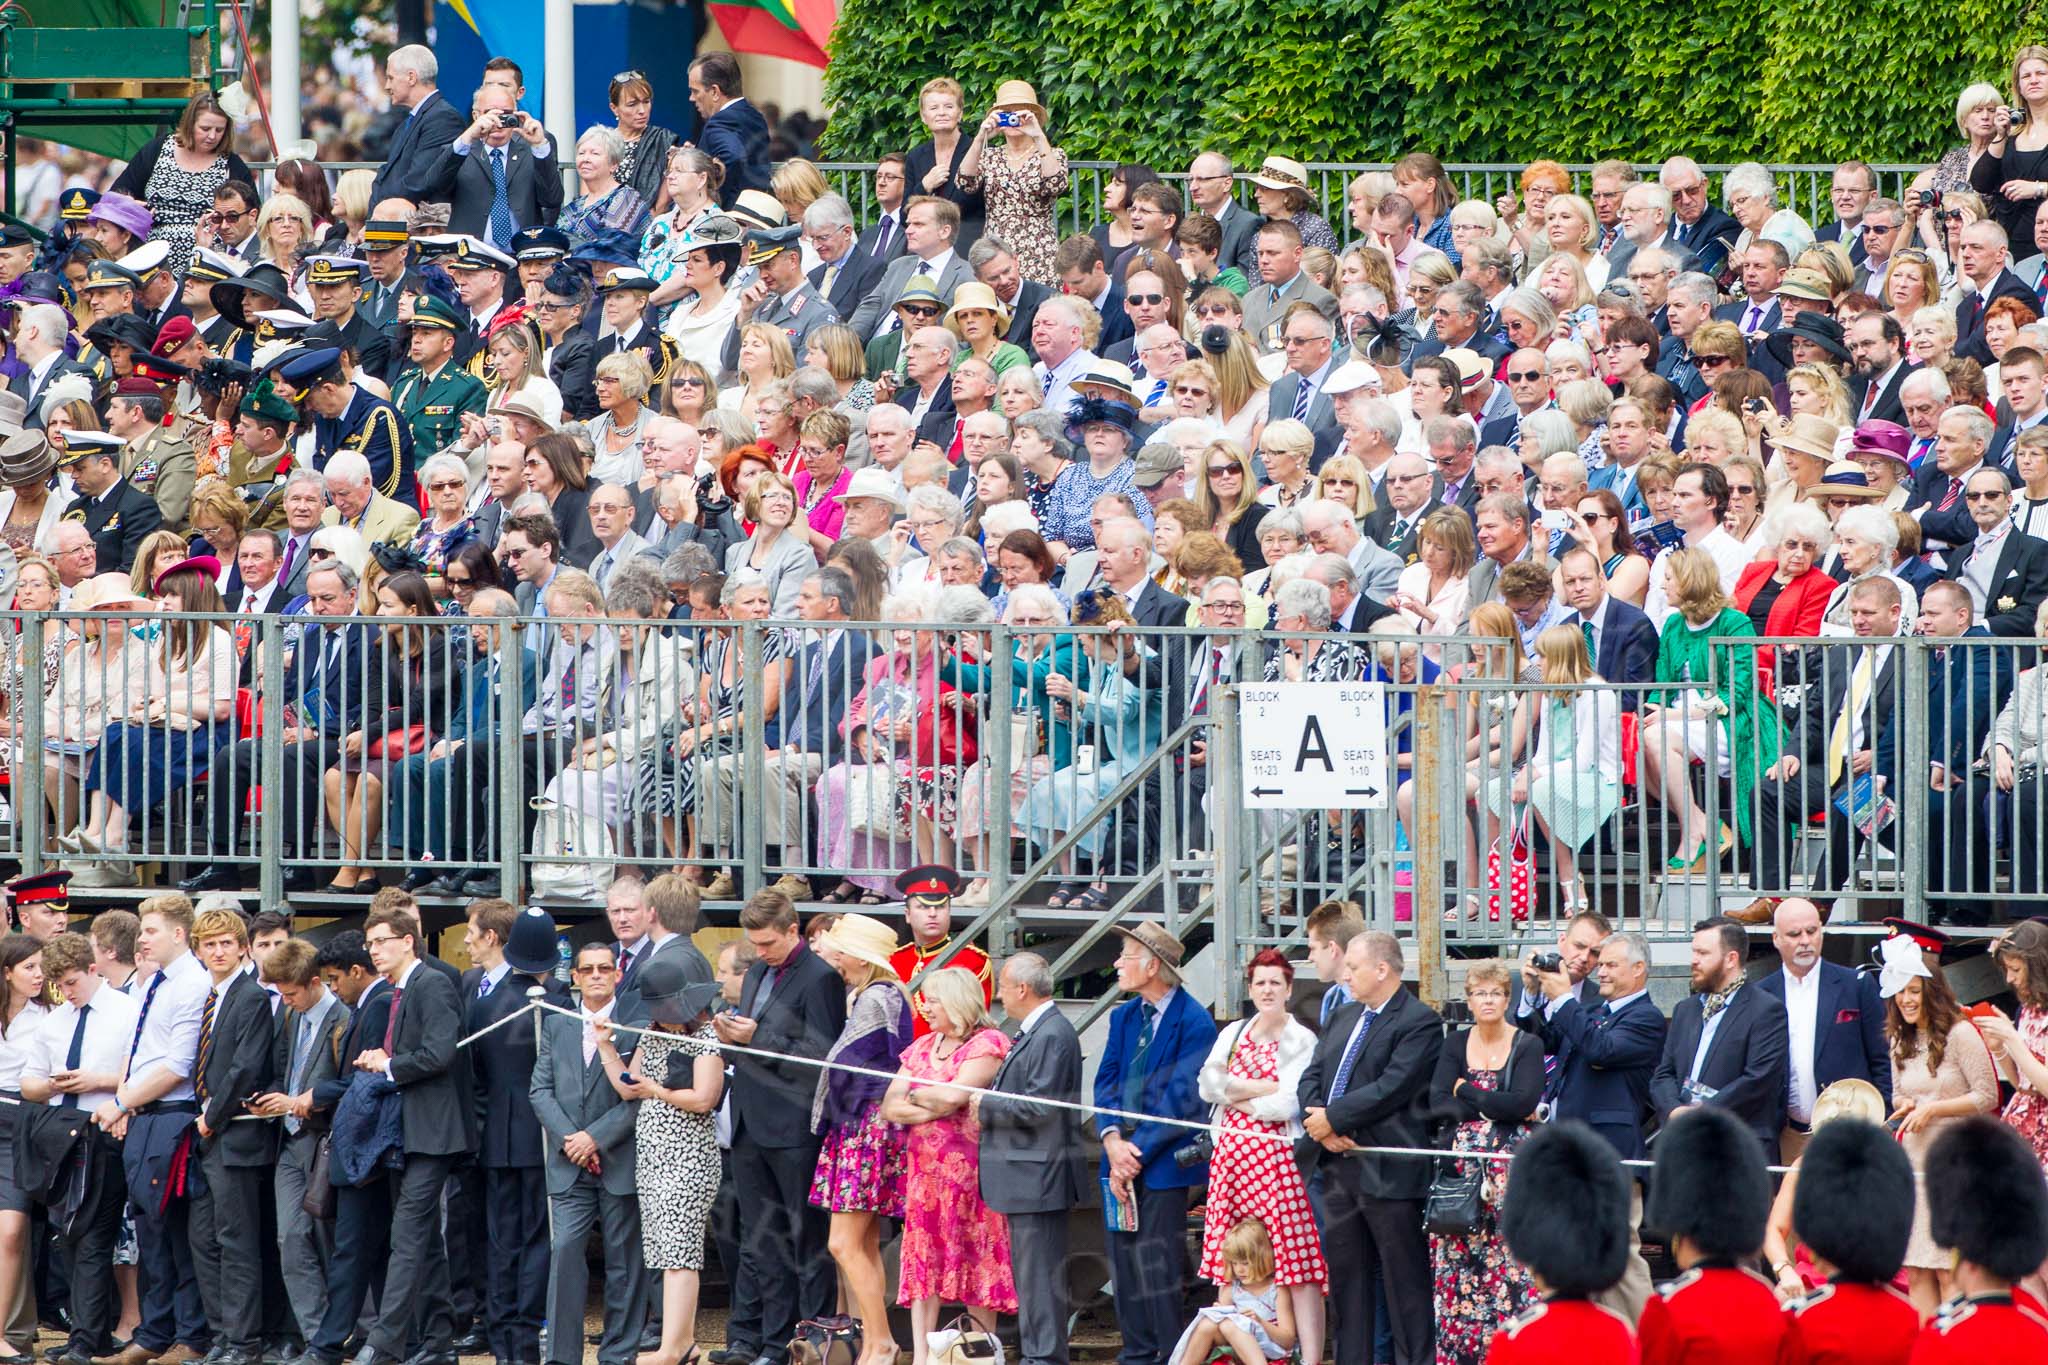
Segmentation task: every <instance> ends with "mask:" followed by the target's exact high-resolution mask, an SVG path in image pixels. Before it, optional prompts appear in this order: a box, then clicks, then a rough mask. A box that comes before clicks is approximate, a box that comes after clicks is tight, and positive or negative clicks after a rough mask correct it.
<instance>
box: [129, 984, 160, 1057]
mask: <svg viewBox="0 0 2048 1365" xmlns="http://www.w3.org/2000/svg"><path fill="white" fill-rule="evenodd" d="M163 984H164V974H163V973H162V972H161V971H159V972H158V973H157V974H156V979H155V980H153V981H151V982H150V983H149V989H148V990H146V991H144V992H143V993H142V1012H141V1013H139V1014H137V1015H136V1016H135V1036H134V1037H133V1038H132V1039H130V1040H129V1042H128V1064H129V1065H130V1066H133V1065H134V1064H135V1053H136V1050H137V1049H138V1048H140V1047H141V1046H142V1026H143V1025H144V1024H147V1023H148V1022H149V1007H150V1006H151V1005H154V1004H155V1003H156V993H157V991H158V990H159V989H161V988H162V986H163Z"/></svg>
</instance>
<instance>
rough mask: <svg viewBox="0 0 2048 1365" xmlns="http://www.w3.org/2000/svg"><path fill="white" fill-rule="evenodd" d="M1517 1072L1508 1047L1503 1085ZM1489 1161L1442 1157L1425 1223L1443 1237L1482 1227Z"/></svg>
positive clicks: (1502, 1078)
mask: <svg viewBox="0 0 2048 1365" xmlns="http://www.w3.org/2000/svg"><path fill="white" fill-rule="evenodd" d="M1514 1075H1515V1053H1514V1049H1513V1048H1510V1049H1509V1050H1508V1061H1507V1065H1506V1066H1504V1067H1502V1068H1501V1073H1500V1088H1501V1089H1503V1090H1505V1089H1507V1088H1508V1083H1509V1082H1510V1081H1512V1080H1513V1079H1514ZM1486 1166H1487V1163H1486V1162H1485V1161H1481V1160H1475V1159H1472V1158H1463V1159H1461V1158H1459V1157H1456V1156H1450V1155H1446V1156H1440V1157H1438V1158H1437V1159H1436V1175H1435V1177H1434V1178H1433V1179H1432V1180H1431V1181H1430V1182H1429V1198H1428V1200H1427V1202H1425V1203H1424V1205H1423V1209H1422V1221H1423V1225H1424V1226H1425V1227H1426V1228H1427V1229H1428V1230H1429V1231H1430V1232H1433V1233H1435V1234H1436V1235H1437V1236H1439V1237H1457V1236H1461V1235H1463V1234H1465V1233H1468V1232H1472V1231H1474V1230H1476V1229H1477V1228H1478V1227H1479V1223H1480V1219H1481V1218H1483V1217H1484V1216H1485V1212H1486Z"/></svg>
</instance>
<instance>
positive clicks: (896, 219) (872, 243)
mask: <svg viewBox="0 0 2048 1365" xmlns="http://www.w3.org/2000/svg"><path fill="white" fill-rule="evenodd" d="M903 190H904V175H903V153H901V152H885V153H884V154H883V156H882V159H881V160H880V161H877V162H876V163H875V207H876V208H878V209H880V210H881V213H880V214H879V215H878V216H877V217H876V219H875V221H874V222H873V224H871V225H870V226H868V227H866V228H863V229H862V230H861V234H860V247H859V249H860V254H861V255H863V256H872V257H873V258H874V259H875V260H876V261H877V262H879V263H880V264H882V265H887V264H889V262H891V261H893V260H895V259H896V258H897V257H898V256H901V255H902V254H903Z"/></svg>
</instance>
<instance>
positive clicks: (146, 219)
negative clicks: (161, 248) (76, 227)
mask: <svg viewBox="0 0 2048 1365" xmlns="http://www.w3.org/2000/svg"><path fill="white" fill-rule="evenodd" d="M95 218H97V219H98V220H99V221H101V222H103V223H112V224H113V225H114V226H115V227H117V228H122V229H124V230H126V231H127V232H129V233H131V234H133V236H134V238H135V240H136V241H138V242H139V241H142V240H143V239H144V238H146V237H148V236H149V231H150V229H151V228H153V227H155V226H156V219H155V218H154V217H152V216H151V215H150V212H149V210H148V208H146V207H145V206H144V205H143V204H142V203H141V202H140V201H138V200H134V199H130V198H129V197H128V196H127V195H125V194H111V193H110V194H103V195H101V196H100V202H99V203H97V204H94V205H93V206H92V212H91V213H88V214H87V215H86V216H85V221H87V222H88V223H90V222H92V221H93V220H94V219H95Z"/></svg>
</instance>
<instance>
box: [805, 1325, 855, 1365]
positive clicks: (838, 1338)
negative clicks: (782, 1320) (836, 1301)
mask: <svg viewBox="0 0 2048 1365" xmlns="http://www.w3.org/2000/svg"><path fill="white" fill-rule="evenodd" d="M860 1349H861V1338H860V1323H859V1322H858V1321H856V1320H855V1319H853V1318H850V1317H848V1316H846V1315H845V1314H844V1313H831V1314H827V1315H826V1316H824V1317H818V1318H805V1319H804V1320H803V1321H802V1322H800V1323H798V1324H797V1325H796V1335H795V1336H793V1337H791V1338H790V1339H789V1348H788V1352H789V1365H853V1362H854V1361H856V1360H859V1359H860Z"/></svg>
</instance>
